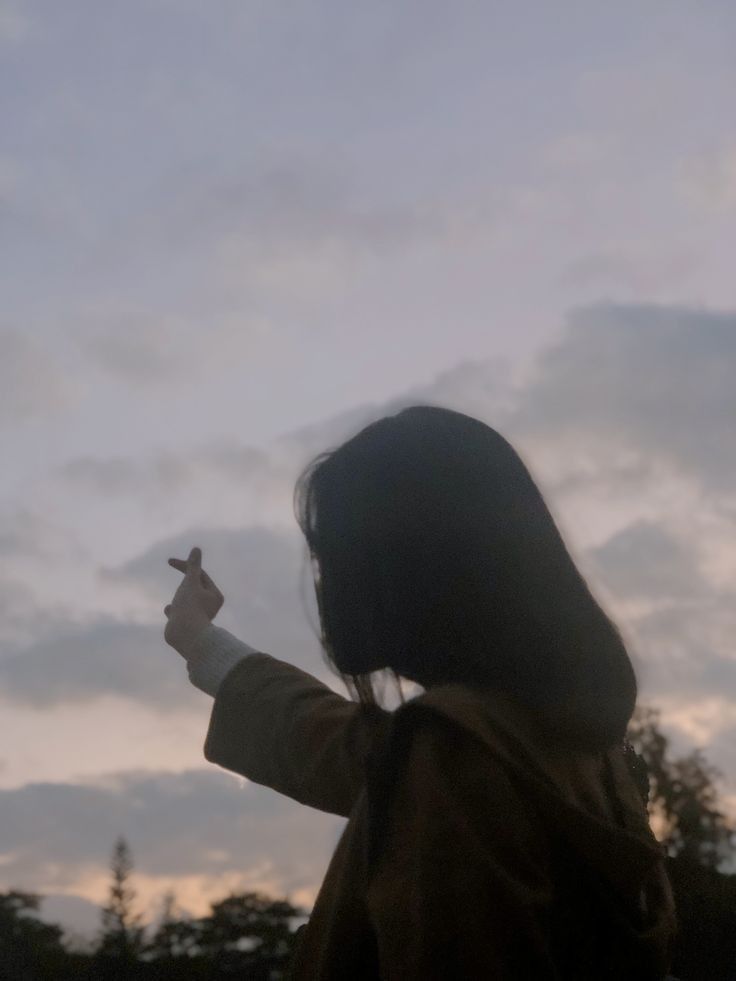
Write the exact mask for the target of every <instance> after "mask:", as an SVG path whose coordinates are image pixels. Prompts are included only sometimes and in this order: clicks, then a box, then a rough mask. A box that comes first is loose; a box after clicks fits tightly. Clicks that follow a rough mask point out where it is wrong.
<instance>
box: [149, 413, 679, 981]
mask: <svg viewBox="0 0 736 981" xmlns="http://www.w3.org/2000/svg"><path fill="white" fill-rule="evenodd" d="M295 506H296V511H297V520H298V521H299V524H300V527H301V529H302V531H303V533H304V535H305V537H306V540H307V543H308V546H309V551H310V554H311V557H312V560H313V568H314V570H315V588H316V595H317V601H318V606H319V612H320V622H321V628H322V644H323V647H324V650H325V652H326V654H327V656H328V658H329V661H330V662H331V664H332V665H333V666H334V667H335V668H336V669H337V671H338V672H339V673H340V674H341V676H342V677H343V680H344V681H345V682H346V684H347V685H348V688H349V690H350V691H352V692H353V693H354V694H356V695H357V697H358V699H359V701H357V702H356V701H349V700H347V699H345V698H342V697H341V696H339V695H337V694H335V693H334V692H333V691H331V690H330V689H329V688H327V687H326V686H325V685H323V684H322V683H321V682H319V681H318V680H317V679H315V678H313V677H312V676H311V675H309V674H306V673H305V672H303V671H301V670H300V669H298V668H296V667H294V666H293V665H290V664H287V663H285V662H284V661H281V660H278V659H276V658H274V657H272V656H270V655H269V654H265V653H261V652H256V651H254V650H253V648H251V647H249V646H248V645H247V644H244V643H243V642H241V641H239V640H238V639H237V638H235V637H233V636H232V634H230V633H228V632H227V631H225V630H223V629H222V628H220V627H216V626H214V625H212V624H211V623H210V620H211V619H212V617H213V616H214V615H215V613H216V612H217V610H218V609H219V608H220V606H221V604H222V601H223V597H222V594H221V593H220V592H219V590H218V589H217V587H216V586H215V585H214V583H213V582H212V580H211V579H210V578H209V576H207V574H206V573H204V572H203V571H202V570H201V552H200V551H199V549H196V548H195V549H193V550H192V553H191V555H190V557H189V560H188V561H186V562H185V561H183V560H177V559H172V560H170V563H171V564H172V565H173V566H174V567H175V568H179V569H180V570H182V571H185V573H186V575H185V577H184V580H183V581H182V584H181V586H180V587H179V589H178V590H177V593H176V595H175V597H174V599H173V601H172V603H171V605H169V606H167V608H166V613H167V617H168V622H167V626H166V631H165V636H166V639H167V641H168V642H169V643H170V644H171V645H172V646H174V647H176V648H177V650H179V651H180V653H182V654H183V655H184V657H185V658H186V659H187V662H188V666H189V674H190V677H191V679H192V681H193V682H194V684H196V685H198V686H199V687H200V688H202V689H203V690H205V691H208V692H209V693H210V694H212V695H214V696H215V702H214V707H213V711H212V718H211V722H210V727H209V732H208V734H207V740H206V744H205V756H206V758H207V759H208V760H211V761H212V762H215V763H218V764H220V765H221V766H223V767H226V768H227V769H229V770H233V771H235V772H236V773H240V774H242V775H243V776H245V777H247V778H249V779H250V780H253V781H255V782H256V783H260V784H265V785H266V786H268V787H272V788H273V789H274V790H277V791H279V792H280V793H282V794H286V795H287V796H289V797H291V798H293V799H294V800H297V801H300V802H301V803H303V804H308V805H309V806H311V807H316V808H319V809H320V810H323V811H328V812H330V813H333V814H340V815H343V816H344V817H347V818H348V822H347V825H346V827H345V830H344V833H343V835H342V837H341V839H340V841H339V844H338V846H337V848H336V850H335V853H334V855H333V858H332V861H331V863H330V866H329V869H328V871H327V874H326V877H325V880H324V883H323V885H322V888H321V890H320V893H319V895H318V897H317V900H316V903H315V906H314V910H313V912H312V915H311V918H310V921H309V923H308V925H307V926H306V927H304V928H303V931H302V934H301V937H300V942H299V948H298V950H297V954H296V957H295V960H294V964H293V967H292V972H293V973H292V977H294V978H299V979H302V978H309V979H344V981H358V979H368V978H370V979H377V978H382V979H390V981H420V979H421V981H433V979H437V981H439V979H442V981H447V979H455V978H457V979H471V981H475V979H483V981H486V979H513V981H516V979H519V981H522V979H523V981H527V979H529V981H544V979H552V978H554V979H561V981H574V979H586V981H593V979H595V981H601V979H616V981H637V979H642V981H649V979H657V981H660V979H662V978H664V977H665V975H666V974H667V970H668V967H669V964H670V959H671V954H672V940H673V935H674V930H675V914H674V906H673V900H672V893H671V890H670V887H669V883H668V880H667V877H666V874H665V868H664V853H663V850H662V847H661V846H660V845H659V844H658V842H657V841H656V839H655V838H654V836H653V834H652V832H651V830H650V828H649V825H648V820H647V815H646V809H645V805H644V802H643V796H645V795H643V794H642V791H641V789H640V788H638V787H637V783H636V781H635V779H634V777H633V776H632V771H631V770H630V767H629V765H628V762H627V761H628V760H629V758H630V757H629V752H628V749H627V747H626V746H625V734H626V727H627V723H628V721H629V719H630V717H631V715H632V712H633V709H634V705H635V702H636V697H637V687H636V679H635V675H634V670H633V667H632V664H631V661H630V659H629V656H628V654H627V651H626V649H625V646H624V644H623V642H622V640H621V637H620V635H619V633H618V631H617V630H616V628H615V627H614V625H613V624H612V623H611V621H610V620H609V618H608V617H607V616H606V615H605V613H604V612H603V611H602V609H601V607H600V606H599V604H598V603H597V602H596V600H595V599H594V597H593V596H592V595H591V593H590V591H589V589H588V587H587V585H586V583H585V581H584V580H583V578H582V577H581V575H580V573H579V572H578V570H577V569H576V567H575V564H574V563H573V561H572V559H571V557H570V555H569V553H568V551H567V549H566V547H565V544H564V543H563V541H562V538H561V536H560V533H559V531H558V529H557V527H556V525H555V522H554V520H553V518H552V516H551V515H550V512H549V511H548V509H547V507H546V505H545V503H544V501H543V499H542V497H541V495H540V492H539V490H538V489H537V487H536V486H535V484H534V481H533V480H532V478H531V476H530V475H529V472H528V471H527V469H526V467H525V466H524V464H523V463H522V461H521V460H520V458H519V456H518V455H517V454H516V452H515V451H514V450H513V448H512V447H511V446H510V445H509V444H508V442H506V440H504V439H503V438H502V437H501V436H500V435H499V434H498V433H497V432H495V431H494V430H493V429H491V428H489V427H488V426H487V425H485V424H484V423H482V422H480V421H478V420H477V419H473V418H470V417H469V416H466V415H463V414H461V413H458V412H453V411H450V410H447V409H443V408H439V407H435V406H412V407H410V408H406V409H404V410H402V411H401V412H399V413H398V414H396V415H393V416H388V417H386V418H383V419H380V420H378V421H377V422H374V423H372V424H371V425H369V426H367V427H366V428H364V429H363V430H361V431H360V432H359V433H358V434H357V435H355V436H354V437H353V438H351V439H349V440H348V441H347V442H345V443H344V444H343V445H342V446H340V447H339V448H338V449H336V450H334V451H332V452H327V453H324V454H321V455H320V456H319V457H318V458H317V459H316V460H314V461H313V462H312V463H311V464H310V465H309V467H307V469H306V470H305V471H304V473H303V474H302V475H301V477H300V478H299V481H298V482H297V485H296V490H295ZM384 669H389V670H390V671H391V672H393V674H394V675H395V676H396V678H397V680H398V679H400V678H406V679H410V680H411V681H414V682H416V683H418V684H419V685H420V686H422V688H423V689H424V691H423V692H422V693H421V694H419V695H417V696H416V697H414V698H412V699H410V700H409V701H406V702H405V703H403V704H401V705H400V706H399V708H397V709H396V710H395V711H392V712H389V711H386V710H385V709H383V708H381V707H380V706H378V705H377V704H376V700H375V697H374V694H373V689H372V686H371V673H372V672H376V671H381V670H384Z"/></svg>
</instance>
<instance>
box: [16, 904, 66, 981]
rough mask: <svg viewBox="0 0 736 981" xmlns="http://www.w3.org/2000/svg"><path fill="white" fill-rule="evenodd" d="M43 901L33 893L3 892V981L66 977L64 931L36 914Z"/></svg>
mask: <svg viewBox="0 0 736 981" xmlns="http://www.w3.org/2000/svg"><path fill="white" fill-rule="evenodd" d="M40 905H41V898H40V897H39V896H37V895H35V894H33V893H27V892H19V891H17V890H11V891H10V892H5V893H0V977H2V979H3V981H46V979H48V981H55V979H57V978H60V977H62V976H63V972H64V965H65V963H66V960H67V957H66V951H65V950H64V947H63V945H62V943H61V934H62V931H61V928H60V927H58V926H52V925H50V924H48V923H43V922H42V921H41V920H39V919H38V917H37V916H36V914H37V913H38V910H39V909H40Z"/></svg>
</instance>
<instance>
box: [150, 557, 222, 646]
mask: <svg viewBox="0 0 736 981" xmlns="http://www.w3.org/2000/svg"><path fill="white" fill-rule="evenodd" d="M169 565H170V566H172V567H173V568H174V569H178V570H179V572H183V573H184V578H183V579H182V581H181V583H180V584H179V588H178V589H177V590H176V592H175V593H174V598H173V599H172V601H171V603H169V604H168V605H167V606H166V607H165V608H164V613H165V614H166V627H165V628H164V639H165V641H166V643H167V644H170V645H171V646H172V647H174V648H175V649H176V650H177V651H178V652H179V653H180V654H181V655H182V656H183V657H186V656H187V653H188V651H189V649H190V648H191V646H192V644H193V643H194V641H195V639H196V637H197V635H198V634H199V633H200V632H201V631H202V629H203V628H204V627H206V626H207V625H208V623H209V622H210V620H213V619H214V617H215V616H216V614H217V612H218V611H219V609H220V608H221V606H222V604H223V603H224V602H225V597H224V596H223V595H222V593H221V592H220V590H219V589H218V588H217V586H216V585H215V584H214V582H213V581H212V579H210V577H209V576H208V575H207V573H206V572H205V571H204V569H203V568H202V550H201V549H200V548H196V547H195V548H193V549H192V550H191V552H190V553H189V558H188V559H186V560H184V559H169Z"/></svg>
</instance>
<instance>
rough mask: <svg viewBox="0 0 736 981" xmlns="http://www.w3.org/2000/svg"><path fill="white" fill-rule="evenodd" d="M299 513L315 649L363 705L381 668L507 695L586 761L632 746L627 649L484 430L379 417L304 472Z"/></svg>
mask: <svg viewBox="0 0 736 981" xmlns="http://www.w3.org/2000/svg"><path fill="white" fill-rule="evenodd" d="M294 509H295V515H296V519H297V521H298V523H299V526H300V528H301V530H302V532H303V534H304V536H305V538H306V541H307V545H308V549H309V553H310V554H311V558H312V560H313V561H312V568H313V571H314V575H315V579H314V585H315V592H316V596H317V602H318V608H319V614H320V626H321V638H320V639H321V643H322V647H323V650H324V652H325V654H326V655H327V659H328V663H329V664H330V665H331V666H332V667H333V668H335V669H337V671H338V672H339V673H340V675H341V676H342V677H343V680H344V681H345V682H346V684H347V686H348V688H349V689H350V690H351V691H352V692H353V695H354V697H355V695H356V694H357V697H358V698H359V699H360V700H361V701H362V702H364V703H374V702H375V693H374V691H373V687H372V684H371V674H372V673H373V672H375V671H381V670H386V669H388V670H390V671H391V672H392V673H393V674H394V676H395V677H396V679H397V681H399V679H400V678H401V677H403V678H407V679H409V680H411V681H415V682H418V683H419V684H421V685H422V686H424V687H425V688H427V687H430V686H435V685H440V684H445V683H459V684H463V685H468V686H472V687H475V688H488V689H492V690H494V691H499V692H503V693H506V694H508V695H510V696H512V697H513V698H515V699H517V700H519V701H521V702H522V703H524V704H525V705H526V706H528V707H529V708H531V709H532V710H533V711H534V712H535V713H536V714H537V715H539V716H542V717H544V719H546V720H547V722H548V723H549V725H550V730H551V732H553V733H554V734H556V735H557V736H568V737H570V738H571V739H572V740H573V742H575V743H577V744H580V745H582V746H584V747H587V748H589V749H602V748H607V747H609V746H611V745H613V744H614V743H615V742H617V741H620V740H623V739H624V737H625V734H626V727H627V724H628V722H629V719H630V718H631V715H632V713H633V710H634V706H635V703H636V698H637V684H636V677H635V673H634V669H633V666H632V663H631V660H630V658H629V655H628V653H627V650H626V647H625V645H624V643H623V641H622V639H621V636H620V634H619V632H618V630H617V629H616V627H615V625H614V624H613V623H612V622H611V620H610V619H609V618H608V616H607V615H606V614H605V613H604V612H603V610H602V609H601V607H600V605H599V604H598V602H597V601H596V600H595V599H594V597H593V595H592V594H591V592H590V589H589V588H588V586H587V584H586V582H585V580H584V579H583V577H582V576H581V574H580V572H579V571H578V569H577V568H576V566H575V563H574V562H573V560H572V558H571V557H570V554H569V553H568V550H567V548H566V546H565V544H564V542H563V540H562V537H561V535H560V532H559V530H558V528H557V526H556V524H555V521H554V519H553V518H552V515H551V514H550V511H549V510H548V508H547V506H546V504H545V502H544V500H543V498H542V495H541V493H540V491H539V489H538V488H537V486H536V484H535V483H534V480H533V479H532V477H531V475H530V473H529V471H528V470H527V468H526V466H525V465H524V463H523V462H522V460H521V459H520V457H519V455H518V454H517V453H516V451H515V450H514V449H513V447H512V446H511V445H510V444H509V443H508V442H507V441H506V440H505V439H504V438H503V437H502V436H501V435H500V434H499V433H497V432H496V431H495V430H493V429H492V428H491V427H490V426H487V425H486V424H485V423H483V422H481V421H480V420H478V419H474V418H472V417H470V416H467V415H464V414H463V413H460V412H454V411H452V410H450V409H445V408H441V407H438V406H431V405H415V406H411V407H408V408H405V409H403V410H402V411H400V412H398V413H397V414H396V415H391V416H386V417H385V418H382V419H379V420H377V421H376V422H373V423H371V424H370V425H368V426H366V427H365V428H364V429H362V430H361V431H360V432H358V433H357V435H355V436H353V437H352V438H351V439H348V440H347V441H346V442H345V443H343V444H342V445H341V446H339V447H338V448H336V449H333V450H330V451H327V452H325V453H322V454H320V455H319V456H318V457H316V458H315V459H314V460H312V462H311V463H310V464H308V466H307V467H306V468H305V470H304V471H303V472H302V473H301V475H300V477H299V478H298V480H297V483H296V486H295V490H294ZM399 684H400V682H399Z"/></svg>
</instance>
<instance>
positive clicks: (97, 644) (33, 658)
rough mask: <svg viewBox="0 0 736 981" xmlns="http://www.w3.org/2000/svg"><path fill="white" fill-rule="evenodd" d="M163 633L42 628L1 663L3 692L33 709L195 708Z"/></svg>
mask: <svg viewBox="0 0 736 981" xmlns="http://www.w3.org/2000/svg"><path fill="white" fill-rule="evenodd" d="M163 623H164V620H163V614H162V622H161V625H160V626H159V627H153V626H144V625H139V624H135V623H128V622H122V621H118V620H115V619H112V618H110V617H104V618H100V619H98V620H95V621H93V622H92V623H87V624H83V625H74V624H73V623H70V622H66V623H65V622H63V621H58V622H57V623H56V624H55V625H54V629H50V625H49V624H44V636H43V637H42V638H41V639H38V640H36V641H35V642H34V643H31V644H29V645H27V646H24V647H22V648H21V649H20V650H19V651H15V652H13V653H11V654H10V655H9V656H6V657H5V658H3V660H2V661H0V691H2V693H3V695H4V696H5V697H6V698H9V699H11V700H12V701H15V702H20V703H25V704H28V705H32V706H34V707H46V706H51V705H57V704H60V703H65V704H68V703H75V702H88V701H90V700H92V699H95V698H98V697H100V696H101V695H116V696H120V697H123V698H132V699H135V700H137V701H141V702H143V703H144V704H149V705H155V706H160V707H169V708H182V707H186V706H187V705H191V704H193V703H194V699H195V698H196V692H195V691H194V689H193V688H191V686H190V685H189V682H188V680H187V678H186V672H185V671H184V670H183V665H182V664H181V663H179V662H180V658H179V656H178V655H177V654H176V652H175V651H174V650H173V649H172V648H171V647H169V646H168V645H167V644H166V643H165V641H164V639H163Z"/></svg>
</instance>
